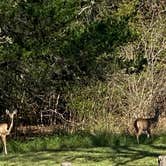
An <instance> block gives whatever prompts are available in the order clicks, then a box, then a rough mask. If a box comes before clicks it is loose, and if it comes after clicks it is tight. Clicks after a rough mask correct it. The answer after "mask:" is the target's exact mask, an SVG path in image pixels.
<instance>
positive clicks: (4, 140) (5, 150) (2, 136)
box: [1, 135, 7, 154]
mask: <svg viewBox="0 0 166 166" xmlns="http://www.w3.org/2000/svg"><path fill="white" fill-rule="evenodd" d="M1 139H2V143H3V148H4V152H5V154H7V148H6V135H1Z"/></svg>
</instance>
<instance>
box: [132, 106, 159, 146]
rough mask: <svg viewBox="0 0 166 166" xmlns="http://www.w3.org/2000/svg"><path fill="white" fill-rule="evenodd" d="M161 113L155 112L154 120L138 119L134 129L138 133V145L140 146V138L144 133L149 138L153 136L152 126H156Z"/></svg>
mask: <svg viewBox="0 0 166 166" xmlns="http://www.w3.org/2000/svg"><path fill="white" fill-rule="evenodd" d="M159 115H160V111H159V110H158V109H157V110H155V114H154V117H152V118H137V119H136V120H135V122H134V128H135V131H136V137H137V143H138V144H139V136H140V135H141V134H143V133H145V134H146V135H147V138H149V137H150V136H151V128H152V126H156V124H157V123H158V120H159Z"/></svg>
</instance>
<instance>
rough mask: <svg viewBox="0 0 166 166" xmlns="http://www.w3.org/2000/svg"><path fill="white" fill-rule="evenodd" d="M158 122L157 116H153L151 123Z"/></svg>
mask: <svg viewBox="0 0 166 166" xmlns="http://www.w3.org/2000/svg"><path fill="white" fill-rule="evenodd" d="M158 120H159V114H155V116H154V117H153V118H152V119H151V121H152V122H153V123H157V122H158Z"/></svg>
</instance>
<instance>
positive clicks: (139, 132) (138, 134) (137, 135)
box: [136, 130, 142, 144]
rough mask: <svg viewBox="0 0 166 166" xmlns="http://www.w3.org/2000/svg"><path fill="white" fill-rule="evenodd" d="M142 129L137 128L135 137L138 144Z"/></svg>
mask: <svg viewBox="0 0 166 166" xmlns="http://www.w3.org/2000/svg"><path fill="white" fill-rule="evenodd" d="M141 133H142V131H141V130H139V131H138V133H137V134H136V137H137V143H138V144H139V136H140V135H141Z"/></svg>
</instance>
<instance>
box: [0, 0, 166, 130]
mask: <svg viewBox="0 0 166 166" xmlns="http://www.w3.org/2000/svg"><path fill="white" fill-rule="evenodd" d="M165 6H166V4H165V1H162V0H159V1H155V0H154V1H148V0H145V1H139V0H131V1H128V0H125V1H115V2H114V1H107V0H103V1H88V0H79V1H78V0H68V1H62V0H47V1H45V0H35V1H32V0H24V1H22V0H17V1H15V0H9V1H6V0H1V2H0V20H1V22H0V80H1V82H0V108H1V114H3V113H4V110H5V109H6V108H8V109H14V108H17V109H18V110H19V114H18V118H17V119H18V124H19V123H22V122H21V121H23V122H24V123H26V125H27V124H40V112H41V111H42V110H47V109H53V110H54V109H57V111H58V113H59V114H57V119H56V124H61V125H64V126H65V127H66V128H69V130H70V131H73V130H88V131H92V132H95V131H96V130H102V131H109V132H110V131H113V132H131V131H132V129H131V126H132V123H133V120H134V119H135V118H137V117H139V116H146V117H147V116H150V115H153V110H154V109H155V108H156V107H158V108H159V109H160V110H161V111H162V116H163V117H164V115H165V112H164V111H165V108H166V104H165V102H166V84H165V82H166V80H165V75H166V36H165V34H166V17H165V16H166V13H165V11H166V9H165ZM58 95H60V98H59V101H58V105H56V98H57V96H58ZM56 106H57V108H55V107H56ZM58 115H61V116H58ZM19 117H20V118H21V119H20V120H19ZM61 117H63V118H65V119H66V121H65V120H64V119H62V118H61ZM161 123H162V122H161ZM66 124H67V125H66ZM163 128H164V127H161V126H160V127H159V128H158V129H160V131H161V130H163Z"/></svg>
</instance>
